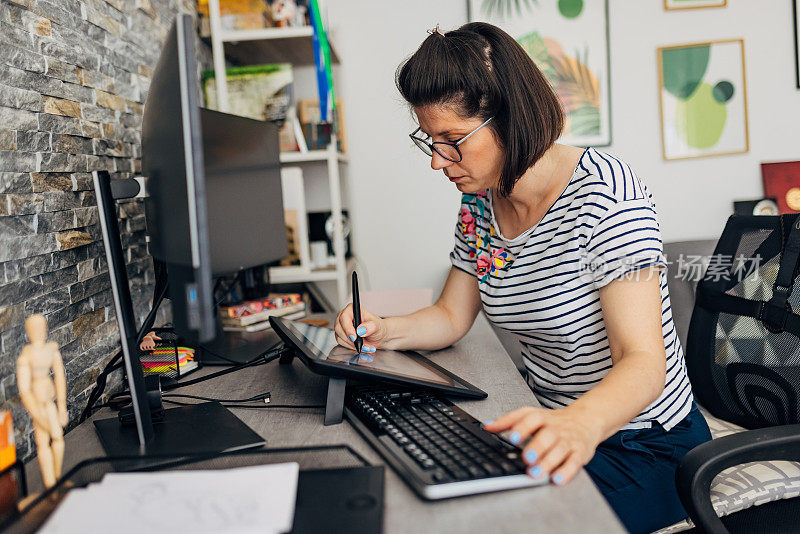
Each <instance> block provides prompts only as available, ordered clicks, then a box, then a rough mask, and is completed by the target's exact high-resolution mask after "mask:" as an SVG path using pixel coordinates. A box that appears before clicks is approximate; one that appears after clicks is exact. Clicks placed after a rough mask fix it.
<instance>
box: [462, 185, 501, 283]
mask: <svg viewBox="0 0 800 534" xmlns="http://www.w3.org/2000/svg"><path fill="white" fill-rule="evenodd" d="M464 196H465V197H467V198H469V197H472V198H474V200H475V207H476V209H477V213H476V212H473V211H472V210H470V209H469V208H461V213H460V220H461V232H462V233H463V234H464V237H465V239H466V242H467V248H468V250H469V257H470V258H471V259H475V263H476V272H477V275H478V282H479V283H481V284H485V283H487V282H488V281H489V277H491V276H494V277H498V276H499V274H500V272H501V271H502V270H503V269H504V268H506V267H508V266H509V265H510V263H511V262H512V261H513V258H512V257H511V253H510V252H509V251H508V250H506V249H505V248H503V247H499V248H495V247H493V246H492V238H493V237H494V238H496V237H498V233H497V230H496V229H495V227H494V221H493V218H487V217H486V205H485V203H486V202H487V198H486V196H487V193H486V191H482V192H480V193H476V194H474V195H464ZM476 216H477V217H480V218H481V219H483V220H484V221H486V223H487V224H488V227H489V231H488V232H487V231H486V230H485V229H483V228H482V227H481V226H480V225H479V224H478V221H477V217H476Z"/></svg>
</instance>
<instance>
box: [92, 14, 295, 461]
mask: <svg viewBox="0 0 800 534" xmlns="http://www.w3.org/2000/svg"><path fill="white" fill-rule="evenodd" d="M198 93H199V83H198V79H197V72H196V61H195V51H194V22H193V20H192V18H191V17H190V16H188V15H178V16H177V18H176V19H175V22H174V24H173V25H172V28H171V29H170V32H169V34H168V35H167V38H166V41H165V44H164V48H163V50H162V53H161V57H160V58H159V61H158V65H157V66H156V69H155V71H154V75H153V78H152V81H151V85H150V90H149V92H148V97H147V101H146V103H145V107H144V117H143V121H142V149H143V153H142V157H143V170H144V174H145V175H146V176H147V177H148V183H147V188H148V194H149V198H148V200H147V203H146V210H147V229H148V233H149V235H150V251H151V253H152V255H153V257H154V258H157V259H159V260H161V261H163V262H164V263H165V264H166V266H167V273H168V277H169V298H170V300H171V301H172V305H173V307H172V310H173V322H174V324H175V329H176V330H177V332H178V333H179V334H180V335H181V336H183V337H188V338H194V339H197V340H200V341H206V340H210V339H213V337H214V335H215V328H214V308H215V306H214V295H213V280H212V277H213V276H214V275H215V274H223V273H229V272H233V271H237V270H239V269H241V268H245V267H252V266H258V265H263V264H266V263H270V262H273V261H275V260H276V259H279V258H282V257H284V256H285V255H286V253H287V245H286V233H285V230H284V218H283V205H282V200H281V198H282V197H281V186H280V163H279V158H278V157H279V151H278V134H277V128H276V126H275V125H274V124H271V123H265V122H261V121H255V120H252V119H245V118H242V117H236V116H232V115H226V114H223V113H217V112H212V111H209V110H201V108H200V106H199V98H198ZM110 182H111V181H110V177H109V175H108V173H106V172H101V173H95V189H96V192H97V198H98V207H99V209H100V212H101V230H102V232H103V240H104V244H105V248H106V258H107V260H108V264H109V271H110V276H111V278H112V293H113V296H114V304H115V308H116V312H117V321H118V324H119V328H120V336H121V340H122V345H123V356H124V359H125V368H126V374H127V375H128V385H129V387H130V391H131V401H132V405H133V406H132V407H133V413H134V419H135V427H126V426H122V425H120V423H119V422H118V421H116V418H115V419H104V420H98V421H95V427H96V429H97V432H98V434H99V436H100V440H101V442H102V443H103V446H104V447H105V449H106V451H107V452H108V453H109V454H110V455H130V454H140V455H141V454H147V455H152V454H160V453H176V452H179V453H197V452H217V451H224V450H235V449H240V448H246V447H254V446H259V445H262V444H263V443H264V441H263V439H262V438H261V437H260V436H258V434H256V433H254V432H253V431H252V430H250V429H249V428H248V427H247V426H246V425H244V423H242V422H241V421H240V420H239V419H238V418H236V417H235V416H234V415H233V414H232V413H230V411H228V410H227V409H225V408H223V407H222V406H221V405H220V404H219V403H206V404H199V405H192V406H185V407H182V408H174V409H170V410H166V411H165V412H164V420H163V422H160V423H157V424H156V425H154V424H153V421H152V420H151V417H150V409H149V403H148V392H147V391H146V387H145V383H144V378H143V373H142V369H141V365H140V363H139V360H138V357H137V355H138V347H137V346H136V325H135V324H134V320H133V308H132V302H131V298H130V292H129V289H128V278H127V275H126V272H125V261H124V257H123V255H122V248H121V244H120V239H119V230H118V227H117V221H116V215H115V212H114V209H113V202H114V199H113V198H112V193H111V187H110Z"/></svg>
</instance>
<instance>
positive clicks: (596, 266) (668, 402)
mask: <svg viewBox="0 0 800 534" xmlns="http://www.w3.org/2000/svg"><path fill="white" fill-rule="evenodd" d="M455 235H456V242H455V248H454V249H453V252H452V253H451V254H450V259H451V262H452V264H453V265H454V266H455V267H457V268H458V269H461V270H463V271H465V272H467V273H469V274H471V275H474V276H477V279H478V287H479V289H480V293H481V300H482V302H483V309H484V311H485V313H486V316H487V317H488V318H489V320H490V321H492V322H493V323H494V324H495V326H497V327H499V328H502V329H504V330H507V331H508V332H511V333H512V334H513V335H514V336H515V337H516V338H517V339H518V340H519V342H520V343H521V344H522V347H523V352H522V356H523V360H524V362H525V367H526V368H527V380H528V385H529V386H530V387H531V389H532V390H533V392H534V394H535V395H536V398H537V399H538V400H539V402H540V403H541V404H542V406H545V407H547V408H561V407H564V406H567V405H569V404H570V403H572V401H574V400H576V399H577V398H579V397H580V396H581V395H583V394H584V393H585V392H587V391H589V390H590V389H592V388H593V387H594V386H595V385H596V384H597V383H598V382H599V381H600V380H601V379H602V378H603V377H604V376H605V375H606V373H608V371H609V370H610V369H611V350H610V348H609V344H608V336H607V334H606V329H605V325H604V323H603V311H602V309H601V307H600V296H599V289H600V288H602V287H603V286H605V285H606V284H608V283H610V282H612V281H613V280H616V279H619V278H620V277H623V276H626V275H628V276H634V275H635V273H636V272H637V271H640V270H641V269H643V268H645V267H649V266H658V267H660V268H659V269H657V271H658V277H659V282H660V286H661V320H662V323H661V324H662V330H663V334H664V347H665V348H666V354H667V376H666V381H665V387H664V391H663V392H662V393H661V395H660V396H659V397H658V399H656V400H655V401H654V402H653V403H652V404H651V405H650V406H648V407H647V408H645V410H644V411H642V412H641V413H640V414H639V415H638V416H636V417H635V418H634V419H633V421H631V423H629V424H628V425H627V426H626V427H624V428H643V427H649V426H651V424H652V421H657V422H659V423H660V424H661V425H662V426H663V427H664V428H665V429H667V430H669V429H670V428H672V427H673V426H674V425H675V424H676V423H678V422H679V421H681V420H682V419H683V418H684V417H686V415H687V414H688V413H689V410H690V407H691V403H692V391H691V387H690V385H689V379H688V377H687V374H686V365H685V362H684V358H683V350H682V348H681V344H680V341H679V340H678V335H677V332H676V330H675V326H674V324H673V322H672V311H671V309H670V301H669V293H668V291H667V275H666V266H667V263H666V260H665V258H664V255H663V252H662V241H661V231H660V229H659V225H658V217H657V214H656V210H655V205H654V203H653V197H652V195H651V194H650V192H649V191H648V190H647V188H646V187H645V186H644V184H642V183H641V182H640V181H639V178H638V177H637V176H636V175H635V174H634V172H633V171H632V170H631V168H630V167H629V166H628V165H627V164H626V163H624V162H622V161H620V160H619V159H617V158H615V157H613V156H610V155H608V154H605V153H603V152H598V151H597V150H595V149H593V148H588V149H586V150H585V151H584V153H583V155H582V156H581V159H580V161H579V162H578V165H577V166H576V167H575V171H574V172H573V174H572V177H571V178H570V180H569V183H568V184H567V186H566V188H565V189H564V191H563V192H562V193H561V196H560V197H558V199H557V200H556V201H555V203H554V204H553V205H552V206H551V207H550V209H549V210H548V211H547V213H546V214H545V215H544V217H543V218H542V219H541V221H539V223H538V224H536V225H535V226H534V227H532V228H530V229H528V230H527V231H525V232H523V233H522V234H521V235H519V236H517V237H515V238H514V239H508V238H506V237H504V236H503V235H502V234H501V233H500V231H499V229H498V224H497V221H496V220H495V218H494V213H493V210H492V198H491V191H490V190H486V191H484V192H482V193H480V194H477V195H463V196H462V201H461V211H460V213H459V220H458V223H457V224H456V232H455Z"/></svg>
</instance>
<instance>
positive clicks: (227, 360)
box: [198, 341, 283, 365]
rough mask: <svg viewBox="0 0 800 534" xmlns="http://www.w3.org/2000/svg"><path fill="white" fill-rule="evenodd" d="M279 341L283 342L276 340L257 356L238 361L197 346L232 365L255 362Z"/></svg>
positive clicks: (279, 342)
mask: <svg viewBox="0 0 800 534" xmlns="http://www.w3.org/2000/svg"><path fill="white" fill-rule="evenodd" d="M281 343H283V342H282V341H277V342H275V343H273V344H272V345H270V346H269V347H267V348H266V349H264V351H263V352H261V353H260V354H259V355H258V356H255V357H253V358H251V359H249V360H247V361H245V362H239V361H236V360H232V359H230V358H228V357H226V356H223V355H222V354H217V353H216V352H214V351H213V350H209V349H207V348H206V347H204V346H203V345H198V348H199V349H202V350H204V351H205V352H207V353H209V354H211V355H212V356H216V357H217V358H220V359H222V360H225V361H226V362H230V363H232V364H234V365H242V364H248V363H253V362H256V361H258V360H260V359H262V358H263V357H264V355H265V354H268V353H270V352H271V351H272V350H274V349H275V347H277V346H278V345H280V344H281Z"/></svg>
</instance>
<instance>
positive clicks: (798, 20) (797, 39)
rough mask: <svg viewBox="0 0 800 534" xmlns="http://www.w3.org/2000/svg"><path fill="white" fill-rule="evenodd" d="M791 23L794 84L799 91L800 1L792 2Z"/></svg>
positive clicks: (794, 0)
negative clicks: (792, 24)
mask: <svg viewBox="0 0 800 534" xmlns="http://www.w3.org/2000/svg"><path fill="white" fill-rule="evenodd" d="M792 21H793V22H794V77H795V79H794V82H795V86H796V87H797V88H798V89H800V0H792Z"/></svg>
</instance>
